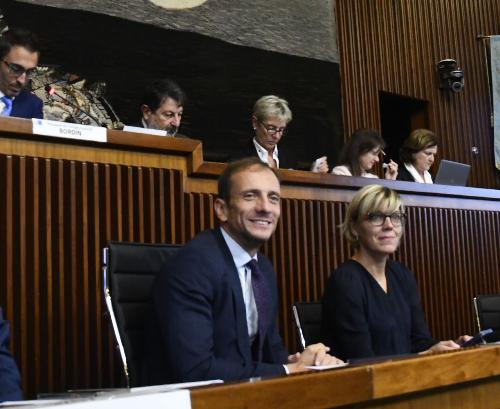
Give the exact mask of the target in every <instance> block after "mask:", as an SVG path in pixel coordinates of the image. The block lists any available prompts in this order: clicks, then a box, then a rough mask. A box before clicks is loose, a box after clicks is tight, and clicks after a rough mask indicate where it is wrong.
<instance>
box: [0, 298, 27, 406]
mask: <svg viewBox="0 0 500 409" xmlns="http://www.w3.org/2000/svg"><path fill="white" fill-rule="evenodd" d="M22 398H23V395H22V392H21V378H20V376H19V371H18V369H17V365H16V362H15V361H14V358H13V357H12V355H11V353H10V351H9V324H8V323H7V321H4V319H3V316H2V309H1V308H0V402H4V401H12V400H21V399H22Z"/></svg>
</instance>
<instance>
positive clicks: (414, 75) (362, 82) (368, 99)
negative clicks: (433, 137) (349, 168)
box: [337, 0, 500, 188]
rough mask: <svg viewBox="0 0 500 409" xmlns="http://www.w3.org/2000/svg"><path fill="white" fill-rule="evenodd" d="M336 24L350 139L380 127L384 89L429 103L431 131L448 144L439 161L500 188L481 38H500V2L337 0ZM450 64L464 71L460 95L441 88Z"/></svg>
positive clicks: (478, 183) (477, 183) (478, 182)
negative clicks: (440, 73)
mask: <svg viewBox="0 0 500 409" xmlns="http://www.w3.org/2000/svg"><path fill="white" fill-rule="evenodd" d="M337 20H338V30H339V43H340V45H339V49H340V56H341V84H342V98H343V102H342V104H343V118H344V129H345V133H346V135H350V134H351V133H352V132H353V131H354V130H355V129H357V128H362V127H374V128H378V129H380V125H381V124H380V109H379V92H381V91H384V92H389V93H393V94H398V95H402V96H407V97H411V98H417V99H420V100H425V101H428V102H429V117H430V125H431V126H430V127H431V129H433V130H434V131H435V132H436V133H437V134H438V136H439V137H440V138H441V140H442V141H441V144H440V154H439V155H440V156H441V157H443V158H448V159H451V160H456V161H459V162H465V163H470V164H472V172H471V175H470V179H469V184H470V185H471V186H482V187H490V188H491V187H496V188H500V176H499V172H498V171H496V170H495V167H494V161H493V136H492V128H491V126H490V114H491V107H490V99H489V93H488V79H487V74H486V72H487V71H486V70H487V68H486V65H487V61H486V57H485V53H484V47H483V43H482V42H481V41H478V40H477V36H478V35H480V34H482V35H492V34H500V2H498V0H474V1H468V0H418V1H414V0H376V1H368V0H337ZM445 58H453V59H455V60H457V62H458V63H459V66H460V67H461V68H462V69H463V70H464V73H465V88H464V90H463V91H462V92H461V93H458V94H454V93H452V92H447V91H442V90H440V89H438V81H437V74H436V63H437V62H438V61H440V60H442V59H445ZM404 137H405V136H404V135H403V136H402V138H404ZM473 146H477V147H478V148H479V151H480V153H479V155H473V154H472V153H471V148H472V147H473Z"/></svg>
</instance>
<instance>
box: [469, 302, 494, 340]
mask: <svg viewBox="0 0 500 409" xmlns="http://www.w3.org/2000/svg"><path fill="white" fill-rule="evenodd" d="M474 309H475V310H476V319H477V326H478V328H479V331H482V330H485V329H488V328H491V329H492V330H493V333H492V334H490V335H487V336H485V340H486V341H487V342H497V341H500V294H495V295H478V296H476V297H474Z"/></svg>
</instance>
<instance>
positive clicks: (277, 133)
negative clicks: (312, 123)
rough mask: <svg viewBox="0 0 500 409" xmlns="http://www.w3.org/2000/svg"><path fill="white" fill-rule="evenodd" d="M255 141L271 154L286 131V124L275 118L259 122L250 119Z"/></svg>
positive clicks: (253, 118) (254, 118)
mask: <svg viewBox="0 0 500 409" xmlns="http://www.w3.org/2000/svg"><path fill="white" fill-rule="evenodd" d="M252 124H253V127H254V128H255V139H256V140H257V142H258V143H259V145H260V146H262V147H263V148H264V149H266V150H267V151H268V152H272V151H273V150H274V147H275V146H276V145H277V144H278V142H279V141H280V139H281V137H282V136H283V134H284V133H285V131H286V125H287V124H286V122H285V121H283V120H281V119H279V118H275V117H271V118H268V119H265V120H259V119H257V118H256V117H255V116H254V117H252Z"/></svg>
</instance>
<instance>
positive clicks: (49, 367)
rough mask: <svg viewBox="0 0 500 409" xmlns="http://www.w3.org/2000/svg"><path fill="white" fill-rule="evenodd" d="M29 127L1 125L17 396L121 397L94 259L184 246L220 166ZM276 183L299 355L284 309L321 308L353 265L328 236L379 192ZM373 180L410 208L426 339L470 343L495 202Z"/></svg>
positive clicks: (499, 257) (190, 149) (271, 249)
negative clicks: (139, 245) (126, 249)
mask: <svg viewBox="0 0 500 409" xmlns="http://www.w3.org/2000/svg"><path fill="white" fill-rule="evenodd" d="M31 129H32V128H31V121H28V120H22V119H15V118H0V228H1V229H2V235H1V237H2V240H1V241H0V260H1V262H2V266H1V269H0V304H1V305H2V306H3V307H4V310H5V313H6V316H7V318H8V319H9V320H10V322H11V327H12V349H13V352H14V354H15V357H16V359H17V362H18V363H19V366H20V369H21V372H22V374H23V382H24V384H23V387H24V390H25V391H26V392H27V396H28V397H30V396H32V395H33V394H34V393H36V392H58V391H64V390H67V389H80V388H94V387H95V388H97V387H116V386H121V385H123V379H122V375H121V367H120V364H119V360H118V359H117V358H118V356H117V354H116V352H115V349H114V340H113V337H112V334H111V332H110V328H109V323H108V320H107V319H106V317H105V316H104V304H103V298H102V284H101V249H102V248H103V247H104V245H105V244H106V241H107V240H125V241H141V242H152V243H155V242H168V243H184V242H186V241H187V240H189V239H190V238H191V237H193V236H194V235H195V234H196V233H198V232H199V231H201V230H204V229H206V228H210V227H213V226H214V225H215V216H214V213H213V209H212V208H213V200H214V193H215V192H216V181H217V176H218V175H219V174H220V172H221V171H222V169H223V168H224V166H225V165H224V164H219V163H206V162H204V161H203V152H202V144H201V142H200V141H195V140H190V139H179V138H162V137H156V136H152V135H142V134H134V133H129V132H121V131H109V132H108V143H89V142H83V141H77V140H65V139H58V138H50V137H42V136H38V135H33V134H32V131H31ZM281 173H282V176H283V187H282V190H283V197H284V199H283V202H282V215H281V220H280V223H279V224H278V228H277V230H276V233H275V234H274V235H273V237H272V238H271V240H270V241H269V242H268V243H267V244H266V246H265V247H264V251H265V253H266V254H267V255H268V256H269V257H270V259H271V261H272V262H273V265H274V267H275V269H276V272H277V280H278V286H279V291H280V306H279V316H278V320H279V325H280V329H281V333H282V336H283V339H284V342H285V344H286V345H287V346H288V347H289V349H290V350H291V351H295V350H297V341H296V340H297V337H296V334H295V329H294V326H293V321H292V315H291V310H290V309H291V307H290V306H291V305H292V303H293V302H295V301H313V300H318V299H319V298H320V297H321V294H322V293H323V288H324V284H325V282H326V279H327V277H328V275H329V274H330V272H331V271H333V270H334V268H335V267H336V266H338V265H339V264H340V263H341V262H343V261H344V260H346V259H347V258H348V257H349V255H350V251H351V250H350V249H349V246H348V245H347V243H346V242H345V240H344V239H343V237H341V235H340V234H339V230H338V229H337V226H338V225H339V224H340V222H341V221H342V219H343V217H344V212H345V207H346V202H348V201H349V200H350V198H351V197H352V195H353V194H354V193H355V191H356V190H357V189H358V188H359V187H360V186H363V185H365V184H367V183H373V182H374V181H373V180H367V179H363V178H349V177H342V176H334V175H320V174H313V173H310V172H300V171H290V170H283V171H281ZM376 182H377V183H382V184H385V185H388V186H391V187H393V188H395V189H397V190H398V191H399V192H400V193H401V194H402V196H403V199H404V201H405V203H406V204H407V205H408V214H409V221H408V223H407V225H406V228H405V230H406V232H405V237H404V239H403V242H402V245H401V249H400V250H399V252H398V254H397V255H396V258H397V259H399V260H401V261H402V262H403V263H404V264H406V265H407V266H408V267H409V268H410V269H411V270H412V271H414V272H415V274H416V277H417V280H418V283H419V286H420V292H421V296H422V301H423V305H424V310H425V313H426V317H427V320H428V323H429V325H430V327H431V330H432V332H433V335H434V336H435V337H436V338H438V339H447V338H453V337H455V336H456V335H459V334H462V333H474V332H475V331H476V328H475V320H474V316H473V308H472V297H473V296H474V295H476V294H481V293H500V271H499V268H500V267H499V266H500V240H499V239H498V238H499V237H500V191H497V190H488V189H476V188H457V187H451V186H437V185H435V186H427V185H425V186H424V185H420V184H418V183H404V182H394V181H385V180H378V181H376ZM321 376H322V375H321ZM332 376H333V375H332Z"/></svg>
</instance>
